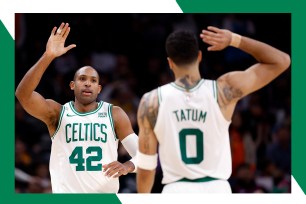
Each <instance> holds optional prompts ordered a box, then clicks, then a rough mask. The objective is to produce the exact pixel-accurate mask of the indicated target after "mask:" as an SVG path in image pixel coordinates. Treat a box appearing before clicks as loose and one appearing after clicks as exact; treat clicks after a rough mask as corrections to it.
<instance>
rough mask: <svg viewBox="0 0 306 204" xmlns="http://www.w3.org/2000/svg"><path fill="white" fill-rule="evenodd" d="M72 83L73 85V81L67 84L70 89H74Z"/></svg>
mask: <svg viewBox="0 0 306 204" xmlns="http://www.w3.org/2000/svg"><path fill="white" fill-rule="evenodd" d="M74 85H75V84H74V81H71V82H70V84H69V86H70V89H71V90H74Z"/></svg>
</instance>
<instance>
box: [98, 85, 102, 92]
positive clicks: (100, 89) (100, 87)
mask: <svg viewBox="0 0 306 204" xmlns="http://www.w3.org/2000/svg"><path fill="white" fill-rule="evenodd" d="M101 91H102V86H101V85H99V90H98V94H99V93H100V92H101Z"/></svg>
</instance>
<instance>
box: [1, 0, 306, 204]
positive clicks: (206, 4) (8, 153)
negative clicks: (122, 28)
mask: <svg viewBox="0 0 306 204" xmlns="http://www.w3.org/2000/svg"><path fill="white" fill-rule="evenodd" d="M177 3H178V4H179V6H180V7H181V9H182V10H183V11H184V12H187V13H188V12H193V13H197V12H199V13H204V12H205V13H216V12H220V13H229V12H231V13H246V12H250V13H252V12H253V13H259V12H260V13H263V12H266V13H279V12H285V13H292V56H291V57H292V70H291V71H292V79H293V80H292V174H293V176H294V177H295V179H296V180H297V182H298V183H299V185H300V186H301V188H302V189H303V190H304V192H305V191H306V179H305V176H304V175H305V172H306V162H305V161H304V160H303V157H304V155H306V154H305V148H304V145H303V144H306V137H305V135H306V134H305V132H306V130H305V129H304V128H302V127H303V125H304V123H305V122H304V120H303V116H304V115H306V114H305V112H306V111H305V109H303V108H302V105H303V104H306V97H305V95H304V94H303V91H304V90H303V87H305V85H303V80H304V77H303V76H304V75H305V70H306V61H305V60H303V57H304V55H305V54H304V52H305V51H304V49H303V48H304V47H305V45H306V38H305V36H306V24H305V23H304V20H302V19H306V12H305V9H306V2H305V1H300V0H291V1H289V0H250V1H245V0H231V1H229V0H219V1H205V0H177ZM157 12H158V11H157ZM0 68H1V71H2V74H1V75H0V87H1V88H2V95H3V96H2V97H1V100H0V103H1V107H3V109H4V110H3V115H4V116H5V117H3V118H2V120H1V123H0V129H1V137H2V141H1V144H0V145H1V147H0V160H1V165H0V169H1V170H0V171H1V173H0V181H1V185H0V203H17V202H23V203H24V202H26V203H27V202H29V203H45V204H48V203H52V204H53V203H55V202H58V203H62V202H73V203H82V204H83V203H84V202H101V203H112V204H116V203H120V201H119V200H118V198H117V197H116V195H114V194H103V195H96V194H95V195H90V196H89V195H83V194H77V195H75V194H73V195H71V194H68V195H67V194H65V195H52V196H49V195H46V194H16V193H15V192H14V148H12V147H14V114H15V110H14V104H15V97H14V90H15V87H14V40H13V39H12V38H11V36H10V35H9V33H8V32H7V30H6V28H5V26H4V25H3V23H2V22H1V21H0ZM299 93H301V94H299Z"/></svg>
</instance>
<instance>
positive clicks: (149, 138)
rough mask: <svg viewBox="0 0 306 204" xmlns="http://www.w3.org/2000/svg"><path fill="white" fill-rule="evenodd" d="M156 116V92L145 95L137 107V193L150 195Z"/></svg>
mask: <svg viewBox="0 0 306 204" xmlns="http://www.w3.org/2000/svg"><path fill="white" fill-rule="evenodd" d="M157 114H158V97H157V91H156V90H153V91H151V92H149V93H147V94H145V95H144V96H143V97H142V99H141V101H140V105H139V107H138V113H137V120H138V126H139V152H138V155H137V165H138V170H137V177H136V178H137V179H136V180H137V191H138V193H150V192H151V190H152V187H153V184H154V177H155V168H156V165H157V145H158V142H157V138H156V136H155V133H154V131H153V128H154V126H155V123H156V119H157Z"/></svg>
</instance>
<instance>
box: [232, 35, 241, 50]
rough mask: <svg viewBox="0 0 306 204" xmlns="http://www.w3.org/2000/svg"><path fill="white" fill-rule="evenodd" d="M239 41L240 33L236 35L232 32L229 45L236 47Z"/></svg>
mask: <svg viewBox="0 0 306 204" xmlns="http://www.w3.org/2000/svg"><path fill="white" fill-rule="evenodd" d="M240 42H241V35H238V34H236V33H232V39H231V43H230V46H233V47H237V48H238V47H239V45H240Z"/></svg>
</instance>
